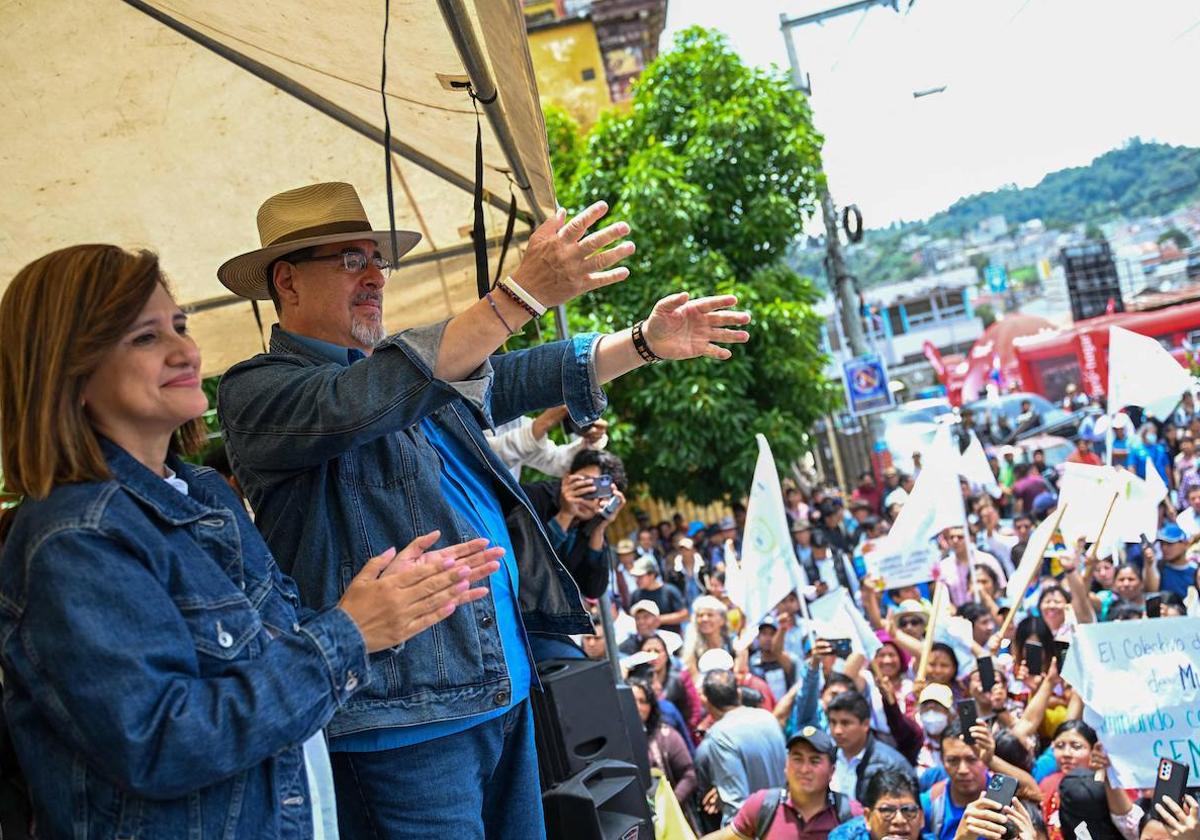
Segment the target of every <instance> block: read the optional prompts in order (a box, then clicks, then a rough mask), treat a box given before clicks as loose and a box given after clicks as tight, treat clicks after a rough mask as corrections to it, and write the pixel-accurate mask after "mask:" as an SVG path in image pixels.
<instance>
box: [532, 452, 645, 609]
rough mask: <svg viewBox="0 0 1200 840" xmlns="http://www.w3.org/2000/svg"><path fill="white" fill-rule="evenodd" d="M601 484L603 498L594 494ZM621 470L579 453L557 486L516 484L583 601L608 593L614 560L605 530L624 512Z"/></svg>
mask: <svg viewBox="0 0 1200 840" xmlns="http://www.w3.org/2000/svg"><path fill="white" fill-rule="evenodd" d="M602 477H603V478H604V479H605V481H604V485H605V491H606V492H605V493H604V494H603V495H601V494H599V493H598V492H597V484H598V483H599V482H600V481H601V478H602ZM626 488H627V481H626V478H625V465H624V464H623V463H622V462H621V459H620V458H618V457H617V456H616V455H613V454H611V453H609V452H605V451H603V450H599V449H581V450H580V451H579V452H577V453H576V454H575V457H574V458H573V459H572V461H571V466H570V468H569V469H568V471H567V474H566V475H564V476H563V477H562V478H561V479H560V480H557V481H539V482H534V483H532V484H522V485H521V489H522V490H524V491H525V495H526V496H528V497H529V503H530V505H532V507H533V509H534V511H535V512H536V513H537V515H538V517H539V518H540V519H541V520H542V522H544V523H545V526H546V534H547V535H548V536H549V537H550V544H551V546H553V548H554V551H555V553H556V554H557V555H558V557H559V559H560V560H561V561H562V563H563V566H565V567H566V569H567V571H568V572H570V573H571V577H572V578H574V579H575V583H576V584H577V585H578V586H579V592H580V594H581V595H583V596H584V597H585V598H599V597H600V596H601V595H603V594H604V591H605V589H607V588H608V570H609V568H611V567H612V564H613V562H614V558H613V556H612V550H611V549H610V548H609V542H608V527H609V526H610V525H611V524H612V523H613V522H614V521H615V520H616V517H617V514H619V513H620V512H621V508H623V507H624V506H625V490H626Z"/></svg>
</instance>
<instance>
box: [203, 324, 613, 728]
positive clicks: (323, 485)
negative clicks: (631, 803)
mask: <svg viewBox="0 0 1200 840" xmlns="http://www.w3.org/2000/svg"><path fill="white" fill-rule="evenodd" d="M444 329H445V323H444V322H443V323H439V324H435V325H433V326H430V327H422V328H418V329H413V330H407V331H405V332H402V333H399V334H397V335H394V336H391V337H390V338H388V339H386V340H385V341H384V342H383V343H382V344H381V345H380V346H379V347H377V348H376V349H375V351H374V353H373V354H372V355H371V356H370V357H368V358H366V359H363V360H360V361H358V362H355V363H354V364H351V365H341V364H338V363H336V362H334V361H331V360H330V359H328V358H325V357H323V356H322V355H321V354H320V353H319V352H317V351H316V350H314V349H311V348H310V347H306V346H304V345H303V344H302V343H301V342H298V341H296V340H295V339H294V338H292V337H291V336H289V335H288V334H287V333H286V332H284V331H283V330H280V329H279V328H278V327H276V328H275V330H274V332H273V334H272V336H271V346H270V351H269V352H268V353H265V354H261V355H259V356H255V357H254V358H252V359H250V360H248V361H245V362H242V363H241V364H239V365H236V366H235V367H233V368H231V369H230V370H229V371H228V373H226V374H225V376H224V377H223V378H222V380H221V387H220V391H219V394H218V403H217V407H218V413H219V416H220V419H221V424H222V426H223V428H224V431H225V440H226V445H227V447H228V451H229V456H230V462H231V463H232V465H233V469H234V472H235V474H236V475H237V477H238V481H239V482H240V483H241V485H242V487H243V489H244V490H245V492H246V495H247V497H248V498H249V499H250V502H251V504H252V505H253V506H254V509H255V512H256V522H257V524H258V527H259V528H260V529H261V530H262V532H263V535H264V536H265V537H266V540H267V544H268V545H270V546H271V550H272V552H273V553H274V555H275V556H276V557H277V558H279V561H280V563H281V565H282V566H283V568H284V570H285V571H286V572H287V573H288V574H290V575H291V576H292V577H293V578H294V579H295V580H296V584H297V585H298V587H299V589H300V597H301V599H302V600H303V602H304V603H305V604H306V605H308V606H311V607H317V608H319V607H322V606H324V605H328V604H332V603H335V602H336V601H337V600H338V598H340V597H341V594H342V592H343V591H344V590H345V588H346V586H347V584H348V583H349V582H350V580H351V579H352V578H353V577H354V575H355V574H357V573H358V571H359V570H360V569H361V568H362V566H363V564H364V563H365V562H366V560H367V559H368V558H370V557H372V556H374V555H377V554H379V553H380V552H382V551H384V550H385V549H387V548H388V547H389V546H396V547H397V548H401V547H403V546H405V545H407V544H408V543H409V542H410V541H412V540H413V539H414V538H416V537H417V536H419V535H421V534H424V533H428V532H429V531H432V530H434V529H440V530H441V532H442V534H441V539H440V542H439V545H446V544H452V543H457V542H462V541H465V540H468V539H473V538H474V537H475V536H476V534H474V533H473V532H472V531H471V529H470V528H469V526H468V525H467V524H466V523H465V522H464V521H463V519H462V517H461V516H459V515H458V514H457V513H456V512H455V511H454V509H453V508H451V507H450V505H449V504H448V503H447V502H446V500H445V499H444V498H443V496H442V493H441V485H440V462H439V458H438V454H437V452H436V450H435V449H434V448H433V447H432V446H431V445H430V443H429V442H428V441H427V440H426V439H425V436H424V435H423V433H422V432H421V430H420V428H419V426H417V423H418V422H419V421H420V420H421V419H422V418H424V417H429V416H432V417H433V418H434V419H435V420H436V421H437V422H438V423H439V425H440V426H441V428H442V429H443V430H444V431H445V433H446V434H448V435H452V436H454V437H455V438H457V439H458V440H459V441H460V442H461V443H462V444H463V446H465V447H466V449H467V450H468V451H471V452H476V453H478V455H479V459H480V461H479V463H480V466H481V467H482V468H483V469H485V470H486V471H487V472H488V473H489V474H490V475H491V478H492V480H493V482H494V485H495V488H496V495H497V498H498V499H499V501H500V504H501V506H502V508H503V510H504V511H505V516H506V521H507V524H508V530H509V535H510V536H511V538H512V545H513V551H514V553H515V554H516V561H517V564H518V569H519V575H520V592H519V593H518V602H519V606H520V609H521V614H522V619H523V621H524V624H525V628H526V630H528V631H530V632H545V633H563V634H570V633H586V632H591V631H590V627H591V624H590V621H589V620H588V617H587V613H585V612H584V610H583V606H582V604H581V601H580V596H579V590H578V588H577V587H576V585H575V583H574V581H573V580H572V579H571V576H570V574H569V573H568V572H567V571H566V569H565V568H563V565H562V564H561V563H560V562H559V560H558V558H557V557H556V556H555V554H554V550H553V549H552V548H551V545H550V542H549V541H548V539H547V536H546V532H545V530H544V528H543V525H542V522H541V519H540V517H538V516H537V515H536V514H535V513H534V511H533V510H532V508H531V507H530V505H529V500H528V499H527V498H526V496H525V494H524V493H523V492H522V490H521V488H520V486H519V485H518V484H517V483H516V481H515V480H514V479H513V476H512V474H511V473H510V472H509V471H508V470H507V469H506V468H505V466H504V464H503V463H502V462H501V461H500V460H499V459H498V458H497V457H496V456H495V455H494V454H493V452H492V450H491V448H490V447H489V446H488V444H487V442H486V440H485V439H484V437H483V426H485V425H487V426H492V425H493V424H500V423H503V422H504V421H506V420H511V419H513V418H515V417H519V416H520V415H522V414H525V413H527V412H530V411H534V410H537V409H540V408H545V407H548V406H552V405H559V404H562V403H566V405H567V408H568V410H569V411H570V413H571V416H572V417H573V418H574V419H575V420H576V421H577V422H580V423H590V422H592V421H593V420H595V419H596V418H597V417H598V416H599V414H600V412H601V411H603V409H604V406H605V397H604V394H603V392H602V391H601V390H600V388H599V386H598V384H597V382H596V375H595V365H594V359H593V354H594V349H595V342H596V338H597V337H596V336H595V335H579V336H576V337H575V338H574V339H572V340H570V341H560V342H555V343H550V344H544V345H541V346H538V347H534V348H531V349H528V350H521V351H514V352H511V353H505V354H501V355H497V356H493V357H492V358H491V359H490V361H486V362H484V364H483V365H482V366H481V367H480V368H479V369H478V370H476V371H474V372H473V373H472V375H471V376H470V377H469V378H468V379H467V380H465V381H463V382H456V383H449V382H444V381H442V380H439V379H437V378H436V377H435V376H434V374H433V368H434V364H435V361H436V359H437V353H438V347H439V345H440V342H441V337H442V332H443V330H444ZM371 659H372V667H373V669H374V673H375V679H374V680H373V682H372V685H370V686H368V687H367V688H366V689H365V690H364V691H362V692H360V693H359V694H357V695H356V696H355V697H354V698H353V699H352V700H351V701H350V702H349V703H347V704H346V706H345V707H344V708H343V709H342V710H341V711H340V712H339V713H338V715H337V716H336V717H335V718H334V720H333V723H332V724H330V726H329V729H328V730H327V731H328V734H329V735H330V736H331V737H336V736H340V735H346V734H351V733H355V732H362V731H366V730H370V729H377V728H382V727H391V726H404V725H411V724H420V723H432V722H435V721H441V720H449V719H452V718H459V717H467V716H470V715H476V714H481V713H484V712H487V711H490V710H492V709H495V708H497V707H500V706H505V705H507V703H508V701H509V698H510V696H511V694H510V692H511V690H512V689H511V685H510V681H509V677H508V671H507V669H506V668H505V665H504V656H503V651H502V647H501V643H500V634H499V631H498V629H497V626H496V618H495V607H494V604H493V601H492V598H491V596H490V595H489V596H488V597H487V598H483V599H481V600H479V601H475V602H473V603H471V604H470V605H468V606H466V607H463V608H460V609H458V610H455V612H454V614H453V615H451V616H450V617H449V618H448V619H446V620H444V621H442V622H440V623H439V624H436V625H434V626H433V627H431V628H430V629H428V630H426V631H424V632H423V633H421V634H419V635H417V636H416V637H414V638H412V639H410V640H408V641H407V642H406V643H405V644H404V645H402V646H400V647H397V648H393V649H392V650H390V651H383V652H380V653H377V654H374V655H373V656H372V657H371Z"/></svg>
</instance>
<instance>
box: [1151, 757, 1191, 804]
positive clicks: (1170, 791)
mask: <svg viewBox="0 0 1200 840" xmlns="http://www.w3.org/2000/svg"><path fill="white" fill-rule="evenodd" d="M1187 780H1188V766H1187V765H1186V764H1180V763H1179V762H1177V761H1172V760H1171V759H1169V758H1162V759H1159V761H1158V774H1157V776H1155V779H1154V798H1153V799H1151V800H1150V813H1151V814H1155V815H1157V814H1158V811H1157V810H1156V809H1155V807H1154V806H1155V805H1157V804H1158V803H1159V802H1162V799H1163V797H1164V796H1169V797H1171V799H1173V800H1174V801H1175V802H1176V804H1178V805H1180V807H1182V805H1183V791H1184V789H1185V788H1186V787H1187Z"/></svg>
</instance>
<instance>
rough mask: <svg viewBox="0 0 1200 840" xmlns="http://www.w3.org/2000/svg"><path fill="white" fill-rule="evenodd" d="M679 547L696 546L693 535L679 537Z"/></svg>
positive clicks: (690, 547)
mask: <svg viewBox="0 0 1200 840" xmlns="http://www.w3.org/2000/svg"><path fill="white" fill-rule="evenodd" d="M679 547H680V548H687V549H692V548H695V547H696V544H695V543H694V542H692V539H691V537H680V538H679Z"/></svg>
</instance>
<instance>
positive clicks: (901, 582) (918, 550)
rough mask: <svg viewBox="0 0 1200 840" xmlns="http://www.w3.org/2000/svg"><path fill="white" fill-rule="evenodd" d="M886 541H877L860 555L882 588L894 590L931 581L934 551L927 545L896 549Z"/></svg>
mask: <svg viewBox="0 0 1200 840" xmlns="http://www.w3.org/2000/svg"><path fill="white" fill-rule="evenodd" d="M897 548H898V546H896V545H895V544H894V543H892V542H890V541H889V540H880V541H879V542H878V543H876V546H875V548H873V549H872V550H871V551H868V552H865V553H864V554H863V562H864V563H866V566H867V571H868V572H869V573H870V574H872V575H874V576H875V577H877V578H879V579H880V580H882V581H883V588H884V589H896V588H898V587H901V586H911V585H913V584H914V583H924V582H925V581H929V580H933V578H934V570H935V569H936V568H937V564H938V552H937V549H935V548H934V547H933V545H932V544H930V543H925V544H923V545H914V546H909V547H908V548H905V549H900V550H897Z"/></svg>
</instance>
